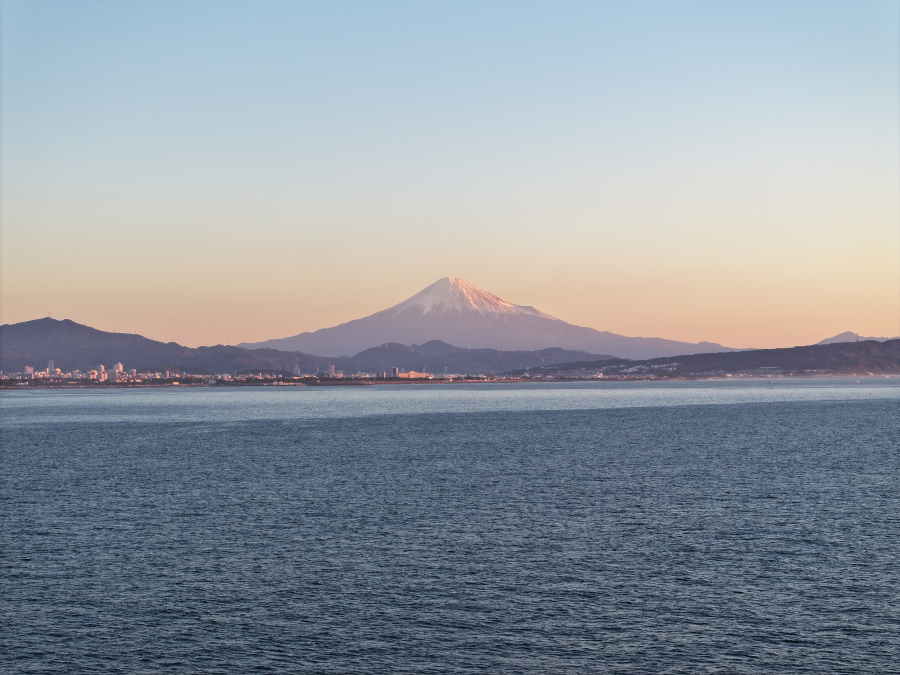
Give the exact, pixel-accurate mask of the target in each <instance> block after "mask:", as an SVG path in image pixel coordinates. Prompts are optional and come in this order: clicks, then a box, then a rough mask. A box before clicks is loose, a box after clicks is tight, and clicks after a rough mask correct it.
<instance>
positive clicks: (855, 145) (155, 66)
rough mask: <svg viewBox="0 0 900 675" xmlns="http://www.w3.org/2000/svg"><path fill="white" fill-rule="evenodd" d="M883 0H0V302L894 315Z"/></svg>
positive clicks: (117, 314) (209, 325)
mask: <svg viewBox="0 0 900 675" xmlns="http://www.w3.org/2000/svg"><path fill="white" fill-rule="evenodd" d="M898 8H900V5H898V3H897V2H859V3H852V4H851V3H837V2H833V3H828V2H826V3H812V2H788V3H774V2H772V3H749V2H743V3H727V4H715V3H662V2H645V3H640V4H626V3H568V4H564V5H560V4H551V3H525V4H520V3H499V2H498V3H492V4H488V5H484V4H478V3H454V4H452V5H450V4H447V5H440V4H435V5H419V4H415V3H372V4H362V3H361V4H324V3H323V4H311V3H310V4H300V3H281V2H269V3H264V4H251V3H244V2H230V3H212V2H192V3H175V2H134V3H127V4H126V3H115V2H90V1H89V2H41V3H33V2H16V1H10V0H2V2H0V11H2V17H0V18H2V22H0V23H2V46H0V49H2V53H0V69H2V70H0V101H2V103H0V105H2V108H0V113H2V114H0V135H2V146H0V148H2V150H0V197H2V199H0V220H2V225H0V244H2V246H0V282H2V283H0V286H2V289H0V323H15V322H19V321H25V320H30V319H36V318H40V317H43V316H47V314H48V313H49V314H51V315H52V316H53V317H54V318H59V319H62V318H69V319H72V320H74V321H78V322H79V323H84V324H87V325H90V326H93V327H95V328H99V329H102V330H112V329H113V327H115V328H116V330H118V331H121V332H135V331H136V332H138V333H140V334H142V335H145V336H147V337H151V338H153V339H158V340H164V341H175V342H179V343H180V344H184V345H187V346H198V345H201V344H217V343H228V344H237V343H240V342H258V341H262V340H267V339H273V338H281V337H286V336H291V335H295V334H297V333H300V332H303V331H313V330H316V329H319V328H326V327H329V326H333V325H336V324H339V323H342V322H345V321H348V320H352V319H356V318H360V317H363V316H367V315H369V314H372V313H374V312H377V311H380V310H383V309H386V308H388V307H390V306H392V305H395V304H397V303H399V302H401V301H403V300H404V299H406V298H408V297H409V296H411V295H413V294H414V293H416V292H418V291H420V290H421V289H422V288H424V287H426V286H428V285H429V284H431V283H433V282H434V281H435V280H436V279H438V278H441V277H445V276H454V277H460V278H463V279H466V280H467V281H469V282H471V283H473V284H475V285H476V286H478V287H480V288H482V289H484V290H487V291H489V292H491V293H495V294H497V295H499V296H501V297H502V298H504V299H506V300H509V301H510V302H513V303H515V304H519V305H531V306H534V307H536V308H537V309H539V310H541V311H543V312H546V313H548V314H550V315H552V316H554V317H557V318H560V319H562V320H564V321H566V322H569V323H572V324H576V325H580V326H586V327H591V328H595V329H598V330H604V331H611V332H614V333H618V334H622V335H627V336H643V337H651V336H652V337H662V338H667V339H672V340H681V341H686V342H699V341H710V342H716V343H719V344H723V345H727V346H729V347H737V348H744V347H760V348H765V347H781V346H793V345H800V344H811V343H814V342H818V341H819V340H822V339H824V338H827V337H830V336H833V335H836V334H838V333H841V332H844V331H848V330H849V331H858V332H859V333H860V334H862V335H870V336H891V335H898V334H900V228H898V222H900V131H898V126H900V125H898V120H900V65H898V52H900V39H898V31H900V9H898Z"/></svg>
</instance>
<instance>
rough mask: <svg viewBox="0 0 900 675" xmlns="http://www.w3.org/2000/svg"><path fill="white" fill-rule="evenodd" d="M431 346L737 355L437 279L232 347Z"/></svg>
mask: <svg viewBox="0 0 900 675" xmlns="http://www.w3.org/2000/svg"><path fill="white" fill-rule="evenodd" d="M433 340H441V341H443V342H447V343H450V344H454V345H457V346H458V347H470V348H493V349H501V350H507V351H515V350H524V351H534V350H536V349H546V348H548V347H559V348H563V349H573V350H578V351H585V352H591V353H594V354H615V355H616V356H618V357H620V358H629V359H648V358H654V357H657V356H677V355H680V354H698V353H709V352H725V351H739V350H734V349H731V348H729V347H723V346H722V345H720V344H716V343H713V342H699V343H691V342H678V341H676V340H665V339H663V338H644V337H626V336H624V335H617V334H615V333H610V332H607V331H599V330H594V329H593V328H584V327H582V326H575V325H573V324H570V323H566V322H565V321H562V320H560V319H556V318H554V317H552V316H550V315H549V314H545V313H544V312H541V311H540V310H537V309H535V308H534V307H526V306H523V305H514V304H513V303H511V302H508V301H506V300H504V299H503V298H500V297H498V296H496V295H494V294H492V293H488V292H487V291H483V290H481V289H480V288H477V287H475V286H473V285H472V284H470V283H468V282H466V281H463V280H462V279H456V278H454V277H446V278H444V279H439V280H438V281H436V282H435V283H433V284H431V285H430V286H428V287H427V288H425V289H423V290H422V291H420V292H418V293H416V294H415V295H414V296H412V297H411V298H409V299H407V300H404V301H403V302H401V303H400V304H399V305H395V306H393V307H391V308H389V309H385V310H383V311H381V312H377V313H375V314H372V315H371V316H367V317H364V318H362V319H354V320H353V321H348V322H347V323H342V324H340V325H339V326H333V327H331V328H322V329H321V330H317V331H314V332H309V333H300V334H299V335H294V336H292V337H286V338H281V339H277V340H266V341H264V342H255V343H242V344H241V345H239V346H241V347H246V348H247V349H259V348H270V349H280V350H285V351H301V352H306V353H311V354H323V355H327V356H332V357H336V356H341V355H347V354H356V353H358V352H360V351H362V350H364V349H366V348H368V347H371V346H372V345H373V344H385V343H391V342H394V343H401V344H424V343H426V342H431V341H433Z"/></svg>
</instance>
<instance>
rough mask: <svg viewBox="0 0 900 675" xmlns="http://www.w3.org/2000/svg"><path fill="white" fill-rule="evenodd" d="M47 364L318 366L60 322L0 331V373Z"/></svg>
mask: <svg viewBox="0 0 900 675" xmlns="http://www.w3.org/2000/svg"><path fill="white" fill-rule="evenodd" d="M50 359H53V361H54V365H55V366H56V367H57V368H61V369H62V370H64V371H68V370H90V369H92V368H96V367H97V366H98V365H100V364H103V365H106V366H110V365H112V364H113V363H116V362H121V363H123V364H124V365H125V367H126V369H129V370H130V369H132V368H136V369H138V370H142V369H146V368H161V367H164V366H166V365H167V364H179V365H181V366H184V367H186V368H189V369H191V370H194V371H197V372H204V371H205V372H211V373H230V372H234V371H243V370H248V369H253V370H278V371H282V370H287V371H291V370H293V367H294V365H295V364H297V363H299V364H300V365H301V366H302V367H305V368H306V369H308V370H311V372H315V368H316V366H317V365H320V362H319V360H318V359H317V358H316V357H315V356H310V355H309V354H302V353H300V352H293V353H289V352H279V351H276V350H274V349H256V350H253V351H248V350H246V349H242V348H240V347H230V346H226V345H216V346H214V347H198V348H196V349H192V348H191V347H184V346H182V345H179V344H178V343H176V342H158V341H157V340H150V339H148V338H145V337H143V336H141V335H132V334H129V333H108V332H106V331H101V330H97V329H96V328H91V327H90V326H84V325H82V324H79V323H75V322H74V321H70V320H68V319H64V320H62V321H58V320H56V319H50V318H46V319H37V320H35V321H24V322H22V323H17V324H5V325H3V326H0V370H3V371H4V372H21V371H22V370H24V368H25V366H32V367H33V368H35V369H44V368H46V367H47V362H48V361H49V360H50Z"/></svg>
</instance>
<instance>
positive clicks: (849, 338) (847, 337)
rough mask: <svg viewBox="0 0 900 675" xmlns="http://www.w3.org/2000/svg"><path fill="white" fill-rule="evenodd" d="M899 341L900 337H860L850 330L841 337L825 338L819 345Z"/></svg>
mask: <svg viewBox="0 0 900 675" xmlns="http://www.w3.org/2000/svg"><path fill="white" fill-rule="evenodd" d="M897 339H900V337H892V338H888V337H864V336H862V335H859V334H857V333H851V332H850V331H849V330H848V331H846V332H844V333H840V334H839V335H835V336H834V337H830V338H825V339H824V340H822V341H821V342H818V343H817V344H820V345H833V344H836V343H838V342H868V341H869V340H875V341H876V342H884V341H886V340H897Z"/></svg>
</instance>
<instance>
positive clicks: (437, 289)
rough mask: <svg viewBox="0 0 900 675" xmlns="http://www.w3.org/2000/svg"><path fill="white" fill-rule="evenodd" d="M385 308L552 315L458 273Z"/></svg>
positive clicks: (400, 310)
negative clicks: (492, 290)
mask: <svg viewBox="0 0 900 675" xmlns="http://www.w3.org/2000/svg"><path fill="white" fill-rule="evenodd" d="M386 311H387V312H388V313H392V314H393V315H394V316H397V315H400V314H403V313H404V312H408V311H418V312H421V313H422V314H428V313H429V312H434V313H437V314H446V313H449V312H456V313H462V312H469V311H475V312H481V313H482V314H530V315H533V316H543V317H545V318H547V319H553V317H552V316H550V315H549V314H544V313H543V312H539V311H538V310H536V309H535V308H534V307H525V306H523V305H514V304H512V303H511V302H508V301H507V300H504V299H503V298H501V297H500V296H497V295H494V294H493V293H488V292H487V291H483V290H481V289H480V288H478V287H477V286H474V285H473V284H470V283H469V282H468V281H465V280H463V279H457V278H456V277H444V278H443V279H438V280H437V281H435V282H434V283H433V284H431V286H428V287H427V288H423V289H422V290H421V291H419V292H418V293H416V294H415V295H414V296H412V297H411V298H408V299H406V300H404V301H403V302H401V303H400V304H399V305H394V306H393V307H391V308H390V309H388V310H386Z"/></svg>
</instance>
